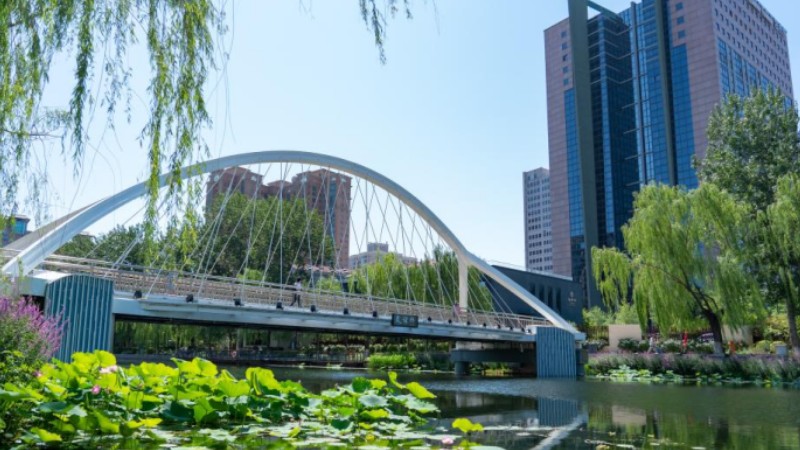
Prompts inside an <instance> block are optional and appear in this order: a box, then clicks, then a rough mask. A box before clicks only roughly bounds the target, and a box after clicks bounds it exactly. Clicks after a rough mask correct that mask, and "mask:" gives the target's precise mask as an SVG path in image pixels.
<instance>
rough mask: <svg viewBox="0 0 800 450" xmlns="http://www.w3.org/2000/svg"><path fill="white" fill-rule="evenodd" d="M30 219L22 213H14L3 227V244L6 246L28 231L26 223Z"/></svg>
mask: <svg viewBox="0 0 800 450" xmlns="http://www.w3.org/2000/svg"><path fill="white" fill-rule="evenodd" d="M30 221H31V219H30V218H29V217H26V216H23V215H19V214H17V215H14V218H13V220H12V221H10V222H9V223H7V224H6V227H5V229H3V246H6V245H8V244H10V243H12V242H14V241H16V240H17V239H19V238H21V237H22V236H25V235H26V234H28V233H29V231H28V224H29V223H30Z"/></svg>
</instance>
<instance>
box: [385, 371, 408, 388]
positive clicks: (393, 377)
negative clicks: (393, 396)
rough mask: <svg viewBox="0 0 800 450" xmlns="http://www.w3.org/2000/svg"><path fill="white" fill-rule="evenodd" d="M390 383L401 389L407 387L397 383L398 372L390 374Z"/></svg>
mask: <svg viewBox="0 0 800 450" xmlns="http://www.w3.org/2000/svg"><path fill="white" fill-rule="evenodd" d="M389 381H391V382H392V384H393V385H395V386H397V387H399V388H400V389H405V387H406V386H405V385H404V384H400V383H398V382H397V372H389Z"/></svg>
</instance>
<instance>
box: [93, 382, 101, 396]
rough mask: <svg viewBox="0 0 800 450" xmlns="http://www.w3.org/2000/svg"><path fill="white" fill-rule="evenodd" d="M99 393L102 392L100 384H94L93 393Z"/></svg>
mask: <svg viewBox="0 0 800 450" xmlns="http://www.w3.org/2000/svg"><path fill="white" fill-rule="evenodd" d="M99 393H100V386H98V385H96V384H95V385H94V386H92V394H94V395H97V394H99Z"/></svg>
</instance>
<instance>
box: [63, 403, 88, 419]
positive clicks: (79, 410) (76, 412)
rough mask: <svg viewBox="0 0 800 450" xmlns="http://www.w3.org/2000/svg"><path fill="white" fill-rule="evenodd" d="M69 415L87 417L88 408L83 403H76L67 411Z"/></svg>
mask: <svg viewBox="0 0 800 450" xmlns="http://www.w3.org/2000/svg"><path fill="white" fill-rule="evenodd" d="M65 414H66V415H68V416H75V417H86V410H85V409H83V407H82V406H81V405H75V406H73V407H72V408H70V409H69V411H67V412H66V413H65Z"/></svg>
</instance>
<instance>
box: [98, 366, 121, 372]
mask: <svg viewBox="0 0 800 450" xmlns="http://www.w3.org/2000/svg"><path fill="white" fill-rule="evenodd" d="M117 370H119V367H118V366H108V367H103V368H102V369H100V373H102V374H106V373H115V372H116V371H117Z"/></svg>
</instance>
